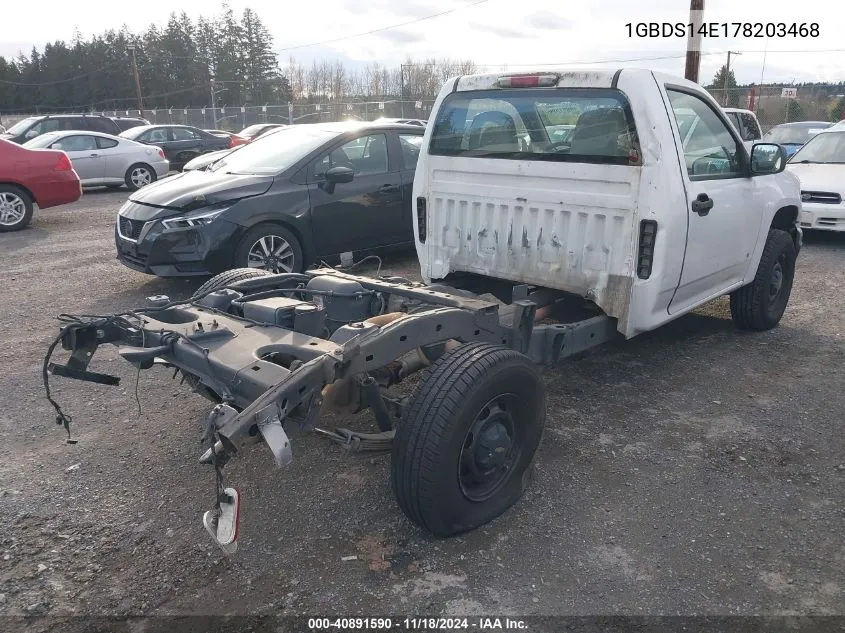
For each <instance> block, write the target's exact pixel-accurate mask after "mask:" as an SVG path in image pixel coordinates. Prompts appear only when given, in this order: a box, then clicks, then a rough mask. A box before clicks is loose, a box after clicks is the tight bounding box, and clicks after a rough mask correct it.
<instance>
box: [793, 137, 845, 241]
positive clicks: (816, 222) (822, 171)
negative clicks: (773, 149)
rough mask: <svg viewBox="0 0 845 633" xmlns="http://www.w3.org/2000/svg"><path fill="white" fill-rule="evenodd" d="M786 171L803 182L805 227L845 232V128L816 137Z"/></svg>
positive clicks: (803, 218) (803, 224)
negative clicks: (843, 199)
mask: <svg viewBox="0 0 845 633" xmlns="http://www.w3.org/2000/svg"><path fill="white" fill-rule="evenodd" d="M786 168H787V169H788V170H789V171H791V172H792V173H793V174H795V175H796V176H798V179H799V180H800V181H801V205H802V210H801V218H800V220H801V227H802V228H804V229H817V230H820V231H845V204H843V203H842V196H843V195H845V126H840V127H838V128H837V127H836V126H833V127H830V128H828V129H826V130H823V131H822V132H819V133H818V134H816V135H815V136H814V137H813V138H811V139H810V140H809V141H807V142H806V143H805V144H804V145H803V146H802V147H801V149H799V150H798V151H797V152H796V153H795V154H794V155H793V156H792V158H791V159H789V162H788V163H787V165H786Z"/></svg>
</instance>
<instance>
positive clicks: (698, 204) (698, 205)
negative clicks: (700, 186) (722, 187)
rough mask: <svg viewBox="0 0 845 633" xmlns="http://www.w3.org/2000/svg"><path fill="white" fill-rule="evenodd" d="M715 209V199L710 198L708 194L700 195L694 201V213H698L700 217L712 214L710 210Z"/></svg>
mask: <svg viewBox="0 0 845 633" xmlns="http://www.w3.org/2000/svg"><path fill="white" fill-rule="evenodd" d="M712 208H713V198H711V197H710V196H708V195H707V194H706V193H700V194H698V196H697V197H696V198H695V200H693V201H692V210H693V213H697V214H698V215H700V216H702V217H704V216H705V215H707V214H708V213H710V209H712Z"/></svg>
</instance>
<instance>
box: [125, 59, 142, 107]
mask: <svg viewBox="0 0 845 633" xmlns="http://www.w3.org/2000/svg"><path fill="white" fill-rule="evenodd" d="M135 48H136V46H135V45H134V44H128V45H127V46H126V50H128V51H129V52H131V53H132V73H133V74H134V75H135V93H136V94H137V96H138V111H139V112H140V113H141V115H142V116H143V113H144V98H143V97H142V96H141V76H140V75H139V74H138V60H137V59H136V58H135Z"/></svg>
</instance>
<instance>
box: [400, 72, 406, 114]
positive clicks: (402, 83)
mask: <svg viewBox="0 0 845 633" xmlns="http://www.w3.org/2000/svg"><path fill="white" fill-rule="evenodd" d="M399 107H401V108H402V118H403V119H404V118H405V64H399Z"/></svg>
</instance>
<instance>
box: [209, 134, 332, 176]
mask: <svg viewBox="0 0 845 633" xmlns="http://www.w3.org/2000/svg"><path fill="white" fill-rule="evenodd" d="M340 133H341V132H340V131H338V130H334V129H327V128H324V127H321V126H319V125H295V126H292V127H289V128H282V129H280V130H279V131H278V133H277V134H268V135H263V136H260V137H259V138H258V139H257V140H255V141H253V142H252V143H249V144H247V145H242V146H241V148H240V149H239V150H238V151H237V152H232V153H231V154H229V155H228V156H226V157H225V158H223V159H222V160H220V161H218V162H216V163H214V164H213V165H212V166H211V168H210V170H211V171H214V172H217V171H220V172H223V173H227V174H240V175H251V176H252V175H254V176H271V175H274V174H278V173H279V172H281V171H284V170H285V169H287V168H288V167H290V166H291V165H293V164H294V163H295V162H296V161H298V160H299V159H300V158H302V157H303V156H305V155H306V154H308V153H310V152H312V151H314V150H315V149H317V148H318V147H320V145H322V144H323V143H325V142H327V141H329V140H331V139H332V138H334V137H336V136H337V135H338V134H340Z"/></svg>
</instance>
